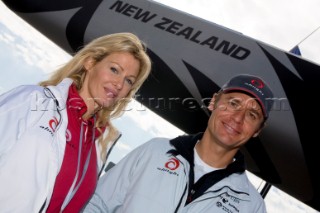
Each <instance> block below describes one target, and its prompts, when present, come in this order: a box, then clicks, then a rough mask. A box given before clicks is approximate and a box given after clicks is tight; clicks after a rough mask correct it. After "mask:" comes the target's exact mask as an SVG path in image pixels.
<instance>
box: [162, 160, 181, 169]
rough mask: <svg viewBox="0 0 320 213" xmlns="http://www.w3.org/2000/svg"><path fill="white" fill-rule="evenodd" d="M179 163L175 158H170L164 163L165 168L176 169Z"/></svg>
mask: <svg viewBox="0 0 320 213" xmlns="http://www.w3.org/2000/svg"><path fill="white" fill-rule="evenodd" d="M179 165H180V162H179V160H178V159H176V158H170V159H169V161H168V162H167V163H166V164H165V165H164V166H165V167H166V168H167V169H170V170H176V169H177V168H178V167H179Z"/></svg>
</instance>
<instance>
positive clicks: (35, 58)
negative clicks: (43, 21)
mask: <svg viewBox="0 0 320 213" xmlns="http://www.w3.org/2000/svg"><path fill="white" fill-rule="evenodd" d="M0 13H1V22H0V28H1V33H0V40H1V41H3V42H6V43H7V44H8V45H10V46H11V48H12V49H14V50H16V51H14V52H16V54H18V55H19V56H21V57H22V60H24V61H25V62H26V63H28V64H31V65H33V66H36V67H39V68H40V69H41V70H43V71H44V72H47V73H48V72H51V71H53V70H56V69H57V68H58V67H59V66H61V65H62V64H63V63H65V62H66V61H68V60H69V59H70V58H71V56H70V55H69V54H68V53H66V52H65V51H64V50H62V49H61V48H59V47H58V46H57V45H56V44H54V43H53V42H52V41H50V40H49V39H48V38H47V37H45V36H43V35H42V34H41V33H40V32H39V31H37V30H36V29H34V28H33V27H32V26H30V25H29V24H28V23H26V22H25V21H23V20H22V19H21V18H20V17H18V16H17V15H16V14H14V13H13V12H12V11H10V10H8V9H7V8H6V6H5V5H4V4H3V2H1V1H0ZM21 32H23V34H22V35H21Z"/></svg>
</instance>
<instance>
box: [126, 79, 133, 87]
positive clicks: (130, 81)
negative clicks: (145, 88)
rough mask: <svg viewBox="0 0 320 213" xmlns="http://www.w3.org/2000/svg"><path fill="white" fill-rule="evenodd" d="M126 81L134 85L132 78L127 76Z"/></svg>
mask: <svg viewBox="0 0 320 213" xmlns="http://www.w3.org/2000/svg"><path fill="white" fill-rule="evenodd" d="M126 81H127V83H128V84H129V85H131V86H132V85H133V81H132V80H131V79H129V78H127V80H126Z"/></svg>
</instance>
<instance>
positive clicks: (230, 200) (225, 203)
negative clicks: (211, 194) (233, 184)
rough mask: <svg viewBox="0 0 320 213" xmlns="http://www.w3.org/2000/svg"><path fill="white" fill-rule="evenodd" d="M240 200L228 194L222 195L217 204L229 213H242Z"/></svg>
mask: <svg viewBox="0 0 320 213" xmlns="http://www.w3.org/2000/svg"><path fill="white" fill-rule="evenodd" d="M239 204H240V199H239V198H236V197H233V196H230V195H228V194H223V195H220V200H219V201H217V202H216V205H217V207H219V208H221V209H222V210H223V211H225V212H228V213H234V212H240V210H239V207H238V206H239Z"/></svg>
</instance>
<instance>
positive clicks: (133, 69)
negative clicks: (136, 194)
mask: <svg viewBox="0 0 320 213" xmlns="http://www.w3.org/2000/svg"><path fill="white" fill-rule="evenodd" d="M150 69H151V62H150V58H149V57H148V55H147V54H146V50H145V47H144V45H143V44H142V42H141V41H140V40H139V39H138V38H137V37H136V36H135V35H133V34H131V33H118V34H112V35H107V36H103V37H100V38H97V39H95V40H93V41H92V42H90V43H89V44H87V45H86V46H85V47H84V48H83V49H81V50H80V51H79V52H78V53H77V54H76V55H75V56H74V57H73V58H72V59H71V60H70V61H69V62H68V63H67V64H66V65H65V66H63V67H62V68H61V69H59V70H57V71H56V72H55V73H54V75H53V76H52V77H51V78H50V79H49V80H47V81H44V82H41V83H40V86H20V87H18V88H16V89H13V90H12V91H9V92H7V93H5V94H3V95H2V96H0V109H1V110H0V119H1V124H0V134H1V137H2V139H1V141H0V188H1V191H2V192H1V193H0V206H1V209H2V210H1V211H4V212H43V211H46V212H62V211H64V212H71V211H72V212H79V211H80V210H81V208H82V207H83V206H84V204H85V203H86V202H87V201H88V199H89V198H90V196H91V195H92V194H93V192H94V189H95V186H96V182H97V175H98V172H99V166H98V165H101V164H102V162H103V161H104V159H106V150H107V146H108V143H109V142H112V141H113V140H114V139H115V137H116V136H117V135H116V132H117V131H116V130H115V128H114V127H113V126H112V124H111V120H110V119H112V118H114V117H117V116H120V115H121V114H122V113H123V111H124V108H125V107H126V105H127V104H128V102H129V101H130V99H131V98H132V97H133V95H134V94H135V92H136V91H137V90H138V89H139V87H140V86H141V85H142V83H143V82H144V81H145V79H146V78H147V76H148V75H149V73H150ZM104 132H106V134H104ZM95 141H96V142H97V145H96V144H95ZM97 159H98V160H97Z"/></svg>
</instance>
